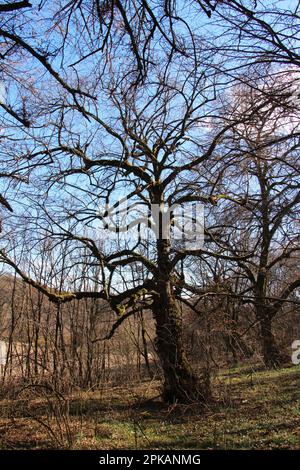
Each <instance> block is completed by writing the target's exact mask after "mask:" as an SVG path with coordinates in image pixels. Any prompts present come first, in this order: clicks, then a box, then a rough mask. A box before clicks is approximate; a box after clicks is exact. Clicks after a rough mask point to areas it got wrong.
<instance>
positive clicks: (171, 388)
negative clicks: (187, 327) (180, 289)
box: [152, 240, 210, 403]
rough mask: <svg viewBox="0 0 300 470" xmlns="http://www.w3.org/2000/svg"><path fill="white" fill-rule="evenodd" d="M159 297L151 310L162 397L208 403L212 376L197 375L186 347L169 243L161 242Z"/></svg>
mask: <svg viewBox="0 0 300 470" xmlns="http://www.w3.org/2000/svg"><path fill="white" fill-rule="evenodd" d="M157 246H158V276H157V279H156V281H157V282H156V285H157V289H156V290H157V295H156V297H155V298H154V301H153V305H152V311H153V316H154V319H155V321H156V351H157V354H158V357H159V359H160V363H161V366H162V369H163V374H164V383H163V393H162V398H163V400H164V401H165V402H167V403H175V402H178V403H192V402H205V401H207V400H208V398H209V397H210V388H209V377H205V378H204V379H203V381H200V379H198V378H197V376H196V375H195V374H194V372H193V370H192V368H191V366H190V364H189V362H188V359H187V357H186V354H185V351H184V345H183V337H182V328H181V315H180V311H179V306H178V302H177V300H176V299H175V296H174V291H173V285H172V282H171V274H170V270H169V257H168V241H166V240H159V241H158V242H157Z"/></svg>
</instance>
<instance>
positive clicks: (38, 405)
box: [0, 367, 300, 449]
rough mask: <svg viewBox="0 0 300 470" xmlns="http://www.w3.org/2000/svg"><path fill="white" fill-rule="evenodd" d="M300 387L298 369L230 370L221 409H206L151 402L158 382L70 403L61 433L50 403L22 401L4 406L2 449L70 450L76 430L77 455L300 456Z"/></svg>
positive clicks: (222, 384)
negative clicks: (138, 451)
mask: <svg viewBox="0 0 300 470" xmlns="http://www.w3.org/2000/svg"><path fill="white" fill-rule="evenodd" d="M299 386H300V380H299V367H298V368H297V367H293V368H286V369H281V370H278V371H260V372H252V371H251V370H249V369H246V368H239V369H231V370H230V371H229V372H226V373H225V372H224V373H221V374H219V375H218V376H217V377H216V378H215V387H214V390H215V403H213V404H212V405H210V406H209V407H207V408H206V409H205V410H200V409H199V407H198V406H189V407H188V406H177V407H165V406H164V405H162V404H161V403H160V402H159V400H151V401H149V400H148V399H149V398H152V397H153V396H155V395H157V387H158V383H157V382H153V383H146V384H142V385H139V386H137V385H136V386H135V388H134V389H124V388H122V389H117V388H115V389H113V390H110V391H109V392H108V391H105V392H103V393H102V394H101V393H100V392H94V393H90V392H89V393H88V392H82V393H80V394H76V395H74V396H72V397H69V413H67V414H64V413H62V415H61V417H62V418H63V419H60V429H59V426H58V424H57V420H56V419H55V418H54V417H53V416H52V417H51V416H50V413H49V412H48V417H47V410H49V402H48V404H47V402H45V400H44V399H41V397H40V396H39V395H37V396H36V398H32V399H31V400H29V401H28V400H26V399H25V398H26V397H25V396H24V397H23V399H19V400H14V401H8V400H6V401H2V403H1V405H2V406H1V412H0V413H1V415H0V448H2V449H4V448H6V449H7V448H51V447H52V448H53V447H55V448H57V447H59V446H67V445H68V439H67V431H68V430H70V431H71V434H72V443H71V444H70V441H69V444H70V445H71V447H72V448H77V449H78V448H79V449H80V448H81V449H97V448H98V449H134V448H142V449H274V448H280V449H300V399H299V398H300V390H299ZM52 404H53V403H52ZM54 414H55V413H54ZM30 416H31V417H30ZM33 417H34V418H33ZM36 419H38V420H39V422H37V421H36ZM41 422H42V423H43V424H41ZM45 425H46V426H48V428H46V427H45ZM52 432H53V434H52ZM54 436H56V437H54Z"/></svg>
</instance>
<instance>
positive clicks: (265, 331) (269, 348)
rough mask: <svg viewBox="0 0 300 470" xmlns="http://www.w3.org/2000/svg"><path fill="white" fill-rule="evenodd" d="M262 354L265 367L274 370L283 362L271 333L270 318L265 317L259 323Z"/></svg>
mask: <svg viewBox="0 0 300 470" xmlns="http://www.w3.org/2000/svg"><path fill="white" fill-rule="evenodd" d="M260 332H261V342H262V354H263V359H264V363H265V365H266V367H268V368H276V367H278V366H280V365H281V364H282V363H283V362H284V356H283V354H281V352H280V351H279V348H278V346H277V344H276V341H275V338H274V335H273V332H272V318H271V317H270V316H269V315H265V316H264V317H263V318H261V321H260Z"/></svg>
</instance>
